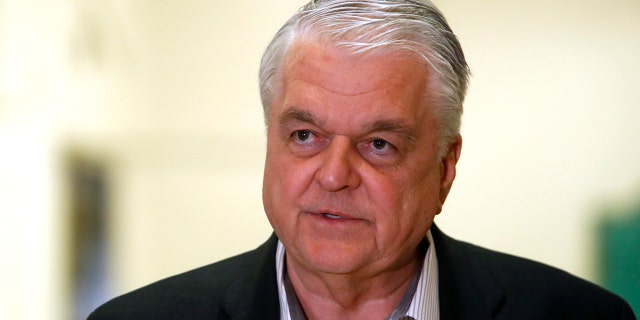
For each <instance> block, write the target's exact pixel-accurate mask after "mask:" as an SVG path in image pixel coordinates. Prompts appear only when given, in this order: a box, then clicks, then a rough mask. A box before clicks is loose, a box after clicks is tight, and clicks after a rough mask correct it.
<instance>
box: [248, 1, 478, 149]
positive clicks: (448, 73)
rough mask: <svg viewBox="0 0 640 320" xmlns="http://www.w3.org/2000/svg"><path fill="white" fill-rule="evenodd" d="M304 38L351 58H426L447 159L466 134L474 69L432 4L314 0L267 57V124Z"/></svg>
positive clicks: (263, 76) (263, 81)
mask: <svg viewBox="0 0 640 320" xmlns="http://www.w3.org/2000/svg"><path fill="white" fill-rule="evenodd" d="M301 38H306V39H312V40H317V41H319V42H321V43H323V44H329V45H333V46H335V47H338V48H344V49H346V50H348V51H349V52H350V53H351V54H363V53H365V52H386V51H397V50H402V51H407V52H410V53H413V54H415V55H417V56H418V57H419V58H420V59H422V60H423V61H424V62H425V63H426V65H428V66H430V67H431V70H433V71H434V72H433V73H432V74H433V75H434V77H432V78H431V79H427V80H428V83H430V84H431V85H429V87H428V88H425V90H427V91H428V94H429V95H430V96H432V97H434V99H433V100H434V102H435V108H436V110H435V114H436V116H437V118H438V122H439V126H440V128H439V129H440V141H439V144H440V151H441V154H442V155H444V153H445V152H446V149H447V147H448V144H449V143H450V142H451V141H452V139H453V138H455V136H456V135H458V133H459V132H460V121H461V117H462V103H463V101H464V97H465V93H466V90H467V83H468V78H469V67H468V66H467V63H466V61H465V58H464V54H463V52H462V48H461V47H460V43H459V42H458V40H457V38H456V36H455V34H453V32H452V31H451V28H450V27H449V25H448V24H447V22H446V20H445V18H444V16H443V15H442V14H441V13H440V11H439V10H438V9H437V8H436V7H435V6H434V5H433V4H432V3H431V2H429V1H428V0H425V1H419V0H353V1H348V0H347V1H345V0H316V1H313V0H312V1H311V2H309V3H308V4H306V5H305V6H304V7H302V8H301V9H300V11H298V12H297V13H296V14H295V15H293V17H291V18H290V19H289V20H288V21H287V22H286V23H285V24H284V26H282V28H281V29H280V30H279V31H278V32H277V33H276V35H275V36H274V38H273V40H272V41H271V43H270V44H269V46H268V47H267V49H266V51H265V53H264V55H263V56H262V61H261V65H260V96H261V99H262V106H263V109H264V116H265V122H266V123H267V125H268V119H269V112H270V108H271V103H272V99H273V96H274V95H275V94H277V90H279V85H280V84H279V82H280V72H281V69H282V64H283V60H284V58H285V56H286V54H287V52H288V50H289V48H290V47H291V44H292V43H293V42H294V40H296V39H301ZM425 107H426V106H425Z"/></svg>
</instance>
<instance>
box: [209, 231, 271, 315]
mask: <svg viewBox="0 0 640 320" xmlns="http://www.w3.org/2000/svg"><path fill="white" fill-rule="evenodd" d="M277 244H278V238H277V237H276V235H275V233H274V234H272V235H271V237H270V238H269V240H267V242H265V243H264V244H262V245H261V246H260V247H258V248H257V249H256V250H254V251H253V252H252V254H251V255H250V256H248V257H250V258H248V259H250V260H252V261H247V263H244V264H242V265H238V268H242V267H245V268H251V270H243V271H244V272H242V273H240V274H242V275H243V276H242V277H238V278H237V279H233V281H232V282H231V284H230V285H229V287H228V289H227V290H226V292H227V293H228V294H227V295H226V297H225V298H224V299H223V301H222V302H221V305H220V308H221V310H222V311H223V313H224V314H225V315H226V316H227V317H225V318H223V319H234V320H244V319H246V320H250V319H251V320H253V319H265V320H279V319H280V304H279V302H278V288H277V285H276V266H275V264H276V263H275V256H276V247H277Z"/></svg>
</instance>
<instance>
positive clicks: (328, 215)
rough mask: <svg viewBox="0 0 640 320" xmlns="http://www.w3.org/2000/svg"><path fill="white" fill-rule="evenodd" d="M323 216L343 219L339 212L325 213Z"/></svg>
mask: <svg viewBox="0 0 640 320" xmlns="http://www.w3.org/2000/svg"><path fill="white" fill-rule="evenodd" d="M322 216H324V217H325V218H329V219H333V220H339V219H342V217H341V216H339V215H337V214H331V213H323V214H322Z"/></svg>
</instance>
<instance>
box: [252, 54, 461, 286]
mask: <svg viewBox="0 0 640 320" xmlns="http://www.w3.org/2000/svg"><path fill="white" fill-rule="evenodd" d="M282 72H283V73H282V80H281V81H282V82H281V87H280V90H279V94H277V95H276V96H275V97H274V99H273V103H272V106H271V112H270V118H269V128H268V136H267V137H268V144H267V157H266V165H265V173H264V185H263V202H264V208H265V211H266V213H267V217H268V218H269V221H270V222H271V225H272V226H273V228H274V230H275V232H276V234H277V235H278V237H279V238H280V240H281V241H282V242H283V244H284V245H285V247H286V249H287V257H288V259H291V260H292V261H293V263H295V264H297V265H299V266H302V267H304V268H307V269H308V270H311V271H315V272H325V273H333V274H336V273H337V274H355V273H358V272H360V273H364V274H375V273H379V272H384V271H385V270H392V269H394V268H396V269H397V268H400V267H401V266H402V265H403V264H408V263H410V262H411V261H412V260H413V259H414V258H416V247H417V244H418V243H419V242H420V240H421V239H422V238H423V237H424V236H425V235H426V232H427V230H428V229H429V227H430V225H431V223H432V221H433V218H434V216H435V215H436V214H438V213H439V212H440V210H441V207H442V204H443V202H444V200H445V198H446V195H447V193H448V191H449V188H450V187H451V183H452V182H453V179H454V177H455V163H456V161H457V158H458V155H459V151H460V139H459V138H458V139H457V140H456V141H454V142H453V143H452V145H451V148H450V151H449V152H448V153H447V154H446V155H445V156H444V158H443V157H441V156H439V155H438V138H439V136H438V132H437V130H436V128H438V123H437V119H436V118H435V117H434V116H433V110H432V106H431V103H430V102H429V101H430V98H431V97H430V96H429V93H428V91H427V90H425V88H427V87H426V86H427V79H428V69H427V68H426V67H425V66H424V65H423V64H422V63H420V62H419V61H418V60H417V59H416V58H414V56H412V55H409V54H400V53H393V54H391V53H390V54H366V55H359V56H352V55H349V54H348V53H346V52H344V51H343V50H342V49H336V48H333V47H329V46H322V45H319V44H311V43H296V44H295V45H294V46H293V47H292V48H291V49H290V51H289V53H288V54H287V57H286V59H285V64H284V67H283V71H282Z"/></svg>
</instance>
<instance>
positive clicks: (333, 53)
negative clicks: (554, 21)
mask: <svg viewBox="0 0 640 320" xmlns="http://www.w3.org/2000/svg"><path fill="white" fill-rule="evenodd" d="M467 78H468V67H467V64H466V62H465V59H464V56H463V53H462V49H461V48H460V45H459V43H458V41H457V39H456V37H455V35H454V34H453V33H452V32H451V30H450V28H449V26H448V25H447V23H446V21H445V19H444V17H442V15H441V14H440V13H439V12H438V10H437V9H436V8H435V7H434V6H433V5H432V4H430V3H426V2H420V1H415V0H359V1H338V0H326V1H316V2H315V3H310V4H308V5H306V6H305V7H304V8H303V9H302V10H301V11H300V12H299V13H297V14H296V15H294V16H293V17H292V18H291V19H290V20H289V21H288V22H287V23H286V24H285V26H284V27H283V28H282V29H281V30H280V31H279V32H278V33H277V34H276V36H275V38H274V39H273V41H272V42H271V44H270V45H269V47H268V48H267V50H266V52H265V54H264V56H263V60H262V65H261V70H260V86H261V96H262V103H263V107H264V112H265V120H266V123H267V127H268V139H267V141H268V145H267V156H266V164H265V171H264V172H265V173H264V185H263V202H264V209H265V212H266V214H267V217H268V219H269V221H270V223H271V225H272V226H273V229H274V231H275V234H274V236H272V237H271V239H269V240H268V241H267V242H266V243H265V244H264V245H262V246H261V247H259V248H258V249H256V250H255V251H252V252H249V253H245V254H242V255H239V256H237V257H234V258H231V259H228V260H225V261H222V262H218V263H215V264H212V265H209V266H206V267H203V268H200V269H197V270H194V271H190V272H187V273H185V274H182V275H178V276H175V277H172V278H169V279H165V280H162V281H159V282H157V283H155V284H152V285H150V286H147V287H145V288H142V289H139V290H136V291H134V292H132V293H129V294H127V295H124V296H122V297H119V298H116V299H114V300H112V301H111V302H109V303H107V304H105V305H104V306H102V307H100V308H99V309H98V310H96V311H95V312H94V314H93V315H92V316H91V319H294V320H295V319H491V318H497V319H634V318H635V317H634V315H633V313H632V312H631V309H630V308H629V306H628V305H627V304H626V303H625V302H624V301H623V300H622V299H620V298H619V297H617V296H615V295H613V294H611V293H609V292H606V291H605V290H603V289H600V288H598V287H597V286H595V285H593V284H590V283H588V282H586V281H583V280H580V279H577V278H575V277H573V276H571V275H569V274H567V273H564V272H562V271H559V270H557V269H553V268H551V267H548V266H544V265H542V264H538V263H534V262H531V261H527V260H524V259H520V258H515V257H511V256H507V255H504V254H500V253H496V252H492V251H488V250H486V249H481V248H479V247H475V246H473V245H470V244H466V243H462V242H458V241H455V240H453V239H451V238H448V237H447V236H446V235H444V234H443V233H442V232H441V231H439V230H438V229H437V227H436V226H435V225H434V224H433V219H434V217H435V215H437V214H438V213H440V211H441V210H442V205H443V204H444V201H445V199H446V197H447V194H448V192H449V190H450V188H451V185H452V183H453V180H454V178H455V175H456V162H457V160H458V158H459V156H460V148H461V143H462V140H461V137H460V135H459V128H460V117H461V114H462V102H463V100H464V95H465V91H466V87H467Z"/></svg>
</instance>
